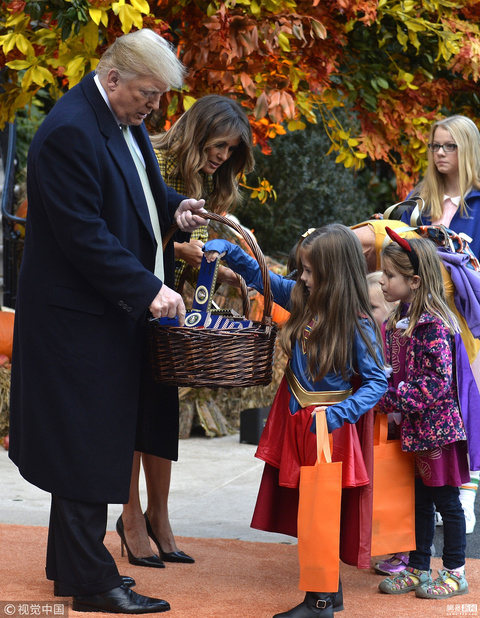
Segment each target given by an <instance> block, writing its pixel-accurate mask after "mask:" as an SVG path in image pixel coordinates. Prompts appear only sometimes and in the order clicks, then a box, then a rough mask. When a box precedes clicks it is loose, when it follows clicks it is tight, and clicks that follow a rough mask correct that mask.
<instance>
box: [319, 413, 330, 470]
mask: <svg viewBox="0 0 480 618" xmlns="http://www.w3.org/2000/svg"><path fill="white" fill-rule="evenodd" d="M315 425H316V430H317V464H319V463H332V444H331V440H332V436H331V435H330V434H329V433H328V427H327V415H326V414H325V410H320V411H319V412H317V413H316V414H315Z"/></svg>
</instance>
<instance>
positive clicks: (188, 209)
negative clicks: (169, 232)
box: [174, 199, 207, 232]
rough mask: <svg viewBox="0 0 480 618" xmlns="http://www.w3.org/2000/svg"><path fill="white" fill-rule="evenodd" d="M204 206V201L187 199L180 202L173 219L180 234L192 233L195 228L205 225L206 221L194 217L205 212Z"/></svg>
mask: <svg viewBox="0 0 480 618" xmlns="http://www.w3.org/2000/svg"><path fill="white" fill-rule="evenodd" d="M204 206H205V200H194V199H189V200H183V202H180V204H179V206H178V208H177V210H176V211H175V215H174V219H175V223H176V224H177V225H178V227H179V228H180V229H181V230H182V232H193V230H196V229H197V227H200V226H201V225H207V221H206V219H203V218H202V217H198V216H197V215H196V213H198V212H207V211H206V210H205V208H204Z"/></svg>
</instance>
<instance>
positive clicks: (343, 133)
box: [338, 131, 348, 139]
mask: <svg viewBox="0 0 480 618" xmlns="http://www.w3.org/2000/svg"><path fill="white" fill-rule="evenodd" d="M338 137H339V138H340V139H348V133H345V131H339V132H338Z"/></svg>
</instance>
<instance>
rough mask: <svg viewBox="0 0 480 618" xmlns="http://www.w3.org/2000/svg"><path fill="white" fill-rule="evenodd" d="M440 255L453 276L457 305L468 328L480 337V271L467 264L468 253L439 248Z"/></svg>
mask: <svg viewBox="0 0 480 618" xmlns="http://www.w3.org/2000/svg"><path fill="white" fill-rule="evenodd" d="M437 252H438V255H439V257H440V259H441V260H442V262H443V265H444V266H445V268H446V269H447V270H448V272H449V273H450V276H451V277H452V281H453V285H454V286H455V296H454V298H455V305H456V307H457V309H458V310H459V311H460V313H461V314H462V315H463V317H464V318H465V320H466V322H467V324H468V328H469V329H470V330H471V332H472V335H473V336H474V337H476V338H479V337H480V272H478V271H476V270H472V269H471V268H468V267H467V266H466V263H467V262H468V260H469V257H468V255H465V254H462V253H452V252H451V251H448V250H447V249H444V248H443V247H442V248H438V249H437Z"/></svg>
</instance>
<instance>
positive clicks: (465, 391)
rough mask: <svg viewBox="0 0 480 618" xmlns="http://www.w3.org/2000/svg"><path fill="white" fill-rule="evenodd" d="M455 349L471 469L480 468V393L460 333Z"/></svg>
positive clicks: (459, 394)
mask: <svg viewBox="0 0 480 618" xmlns="http://www.w3.org/2000/svg"><path fill="white" fill-rule="evenodd" d="M455 350H456V353H455V361H456V370H457V371H456V373H457V390H458V400H459V404H460V411H461V413H462V418H463V422H464V424H465V431H466V433H467V441H468V452H469V455H470V470H480V393H479V392H478V386H477V383H476V382H475V378H474V377H473V373H472V369H471V367H470V362H469V360H468V354H467V350H466V349H465V345H464V343H463V341H462V338H461V336H460V335H459V334H457V335H455Z"/></svg>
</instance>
